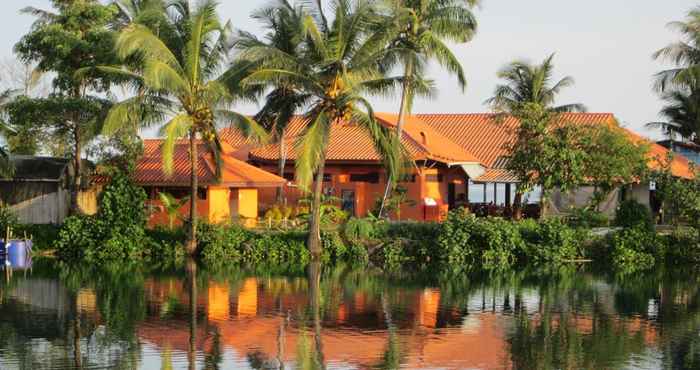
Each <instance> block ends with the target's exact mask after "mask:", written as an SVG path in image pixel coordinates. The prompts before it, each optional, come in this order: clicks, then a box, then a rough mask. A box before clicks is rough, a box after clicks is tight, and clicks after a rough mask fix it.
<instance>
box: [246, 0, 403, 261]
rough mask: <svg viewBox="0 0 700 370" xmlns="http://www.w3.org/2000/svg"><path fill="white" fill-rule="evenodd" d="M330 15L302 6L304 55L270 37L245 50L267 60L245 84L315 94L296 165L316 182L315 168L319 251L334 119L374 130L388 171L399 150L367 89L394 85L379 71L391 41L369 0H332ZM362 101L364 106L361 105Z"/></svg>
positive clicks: (314, 248) (301, 177)
mask: <svg viewBox="0 0 700 370" xmlns="http://www.w3.org/2000/svg"><path fill="white" fill-rule="evenodd" d="M329 9H332V10H333V12H334V14H333V15H334V18H333V19H332V21H331V22H329V20H328V18H327V17H326V14H325V12H324V9H323V8H322V7H321V5H320V1H319V2H316V3H315V5H314V4H312V3H310V2H309V3H308V7H307V8H305V9H304V11H305V12H308V13H306V14H303V24H304V30H305V41H304V44H303V46H302V47H303V50H302V53H301V54H300V55H290V54H288V53H285V52H284V51H282V50H280V49H278V48H276V47H274V46H270V45H259V46H255V47H251V48H249V49H248V50H246V52H244V53H243V54H242V57H243V58H254V60H257V61H259V62H260V63H261V67H260V68H259V69H258V70H257V71H255V72H253V73H252V74H251V75H250V76H249V77H247V78H246V79H244V80H243V81H244V83H245V84H249V85H264V86H267V85H269V84H274V85H276V86H290V87H293V88H294V89H295V90H298V91H300V92H301V93H303V94H308V95H309V103H308V111H307V112H306V113H305V116H304V118H305V122H306V127H305V129H304V131H303V132H302V134H301V137H300V139H299V140H298V142H297V143H296V145H297V147H298V151H299V155H298V157H297V160H296V163H295V166H296V179H297V183H298V185H299V186H300V187H301V188H303V189H307V190H310V185H311V183H312V182H313V177H314V174H315V177H316V180H315V184H314V187H313V190H311V191H312V193H313V202H312V209H311V214H310V220H309V239H308V246H309V249H310V251H311V253H312V255H313V256H314V257H319V256H320V254H321V236H320V212H321V202H322V197H321V196H322V191H323V177H324V176H323V175H324V169H325V162H326V150H327V146H328V140H329V135H330V130H331V125H333V124H338V123H340V122H341V121H342V120H346V121H347V120H353V121H354V122H356V123H357V124H358V125H359V126H360V127H362V128H364V129H366V130H367V132H369V134H370V135H371V137H372V138H373V141H374V143H375V147H376V148H377V151H378V152H379V153H380V155H382V156H383V157H384V158H385V159H386V165H387V166H388V167H389V174H390V176H394V174H395V170H394V168H395V163H396V158H395V156H393V154H392V150H391V147H390V144H389V142H388V141H389V139H388V136H387V135H388V131H386V129H384V128H383V127H382V126H381V125H379V124H378V123H377V122H376V121H375V120H374V115H373V110H372V106H371V105H370V103H369V101H367V100H366V98H365V94H368V93H373V92H376V93H380V92H384V93H386V92H388V91H390V89H391V88H392V87H393V86H394V81H391V80H390V79H386V78H385V77H384V75H383V74H382V73H381V68H380V65H381V61H382V59H383V57H384V55H385V53H387V52H388V51H387V48H386V46H387V44H386V42H385V40H382V39H381V38H376V37H372V34H371V32H370V29H371V25H372V20H373V18H374V16H375V10H374V7H373V6H372V5H371V4H370V3H369V2H367V1H362V0H360V1H352V0H334V1H333V2H332V4H331V5H330V6H329ZM360 108H362V109H360Z"/></svg>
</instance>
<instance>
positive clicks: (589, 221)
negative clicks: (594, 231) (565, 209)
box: [569, 208, 610, 228]
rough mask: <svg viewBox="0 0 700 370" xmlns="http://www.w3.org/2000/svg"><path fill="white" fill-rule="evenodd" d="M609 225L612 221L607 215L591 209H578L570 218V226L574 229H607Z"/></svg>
mask: <svg viewBox="0 0 700 370" xmlns="http://www.w3.org/2000/svg"><path fill="white" fill-rule="evenodd" d="M609 224H610V220H609V219H608V216H607V215H605V214H604V213H601V212H598V211H595V210H593V209H590V208H576V209H574V210H573V212H572V215H571V217H570V218H569V225H570V226H572V227H582V228H591V227H605V226H608V225H609Z"/></svg>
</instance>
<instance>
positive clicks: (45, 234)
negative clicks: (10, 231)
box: [15, 224, 61, 250]
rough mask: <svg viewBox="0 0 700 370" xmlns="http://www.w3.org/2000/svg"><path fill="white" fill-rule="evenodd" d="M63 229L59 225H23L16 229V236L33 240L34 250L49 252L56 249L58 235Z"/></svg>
mask: <svg viewBox="0 0 700 370" xmlns="http://www.w3.org/2000/svg"><path fill="white" fill-rule="evenodd" d="M60 230H61V227H60V226H58V225H51V224H47V225H39V224H36V225H29V224H22V225H19V226H17V227H16V228H15V234H16V235H21V236H22V237H24V235H25V234H26V235H27V237H29V238H31V239H32V242H33V244H32V248H33V249H34V250H47V249H51V248H53V247H54V243H55V242H56V239H58V233H59V232H60Z"/></svg>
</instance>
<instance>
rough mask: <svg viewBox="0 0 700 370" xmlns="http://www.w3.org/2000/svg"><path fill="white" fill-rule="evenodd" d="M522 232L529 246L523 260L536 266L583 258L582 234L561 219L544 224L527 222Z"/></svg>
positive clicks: (547, 221) (522, 224)
mask: <svg viewBox="0 0 700 370" xmlns="http://www.w3.org/2000/svg"><path fill="white" fill-rule="evenodd" d="M519 226H520V232H521V234H522V237H523V239H525V241H526V243H527V246H526V249H525V250H523V252H525V253H524V255H523V256H522V259H521V260H524V261H526V263H529V262H532V263H534V264H554V265H559V264H562V263H564V262H566V261H571V260H574V259H576V258H578V257H580V256H581V254H582V253H581V250H580V248H581V242H582V240H585V238H582V235H581V233H579V232H577V231H576V230H574V229H572V228H571V227H569V226H568V225H567V224H566V223H564V222H562V220H560V219H556V218H552V219H547V220H544V221H542V222H539V223H538V222H535V221H533V220H525V221H522V222H521V223H520V225H519Z"/></svg>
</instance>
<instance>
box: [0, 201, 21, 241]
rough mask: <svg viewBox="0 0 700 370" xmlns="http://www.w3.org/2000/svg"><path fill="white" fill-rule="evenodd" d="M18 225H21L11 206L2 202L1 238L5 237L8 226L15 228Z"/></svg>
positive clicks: (0, 212) (0, 216)
mask: <svg viewBox="0 0 700 370" xmlns="http://www.w3.org/2000/svg"><path fill="white" fill-rule="evenodd" d="M17 226H19V219H18V218H17V215H16V214H15V213H14V212H12V210H11V209H10V207H7V206H5V205H2V204H0V239H5V233H6V232H7V228H8V227H9V228H10V229H11V230H15V229H16V228H17Z"/></svg>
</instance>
